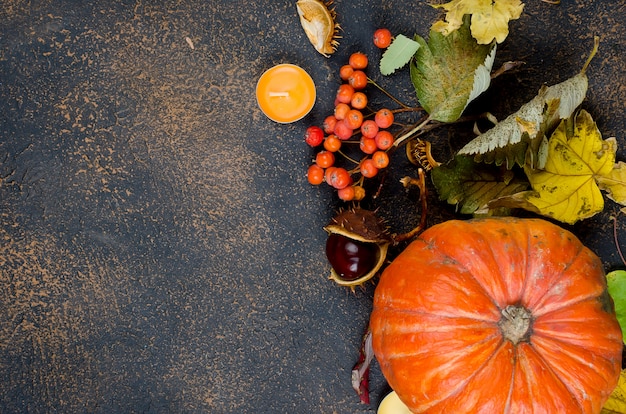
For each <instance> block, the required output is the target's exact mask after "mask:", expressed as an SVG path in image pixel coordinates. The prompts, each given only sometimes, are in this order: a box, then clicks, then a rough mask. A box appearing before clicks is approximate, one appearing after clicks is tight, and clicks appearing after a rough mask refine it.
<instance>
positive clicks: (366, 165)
mask: <svg viewBox="0 0 626 414" xmlns="http://www.w3.org/2000/svg"><path fill="white" fill-rule="evenodd" d="M359 170H360V171H361V175H362V176H363V177H365V178H372V177H375V176H376V174H378V168H377V167H376V164H374V161H372V159H371V158H368V159H366V160H363V161H362V162H361V165H360V167H359Z"/></svg>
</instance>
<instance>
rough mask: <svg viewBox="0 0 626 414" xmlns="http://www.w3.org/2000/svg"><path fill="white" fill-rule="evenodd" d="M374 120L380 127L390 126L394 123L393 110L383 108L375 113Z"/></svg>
mask: <svg viewBox="0 0 626 414" xmlns="http://www.w3.org/2000/svg"><path fill="white" fill-rule="evenodd" d="M374 121H376V125H378V127H379V128H389V127H390V126H391V125H392V124H393V112H391V110H390V109H387V108H382V109H380V110H378V112H376V115H374Z"/></svg>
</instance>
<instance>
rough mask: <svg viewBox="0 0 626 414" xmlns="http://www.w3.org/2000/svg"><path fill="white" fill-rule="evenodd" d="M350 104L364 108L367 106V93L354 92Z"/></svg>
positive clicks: (357, 107)
mask: <svg viewBox="0 0 626 414" xmlns="http://www.w3.org/2000/svg"><path fill="white" fill-rule="evenodd" d="M350 106H351V107H353V108H356V109H364V108H365V107H366V106H367V95H365V94H364V93H363V92H354V94H353V95H352V100H351V101H350Z"/></svg>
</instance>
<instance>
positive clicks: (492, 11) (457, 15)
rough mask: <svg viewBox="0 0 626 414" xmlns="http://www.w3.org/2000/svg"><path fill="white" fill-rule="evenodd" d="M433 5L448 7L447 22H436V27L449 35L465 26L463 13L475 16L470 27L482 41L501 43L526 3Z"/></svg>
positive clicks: (464, 0) (465, 0) (470, 0)
mask: <svg viewBox="0 0 626 414" xmlns="http://www.w3.org/2000/svg"><path fill="white" fill-rule="evenodd" d="M433 7H436V8H440V9H444V10H446V17H445V21H438V22H436V23H435V24H433V26H432V28H433V30H436V31H438V32H440V33H442V34H444V35H446V36H447V35H448V34H450V33H452V32H453V31H455V30H457V29H458V28H460V27H461V26H462V25H463V16H464V15H466V14H471V15H472V20H471V26H470V30H471V33H472V36H473V37H474V38H475V39H476V41H477V42H478V43H480V44H484V45H486V44H490V43H491V42H492V41H493V40H494V39H495V40H496V42H498V43H502V42H503V41H504V39H506V37H507V36H508V34H509V20H514V19H518V18H519V17H520V16H521V14H522V10H523V9H524V5H523V4H522V2H521V1H520V0H452V1H451V2H449V3H445V4H435V5H433Z"/></svg>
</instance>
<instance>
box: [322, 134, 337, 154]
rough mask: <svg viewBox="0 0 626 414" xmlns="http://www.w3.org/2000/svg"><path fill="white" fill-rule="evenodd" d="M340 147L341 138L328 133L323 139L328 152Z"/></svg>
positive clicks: (335, 150)
mask: <svg viewBox="0 0 626 414" xmlns="http://www.w3.org/2000/svg"><path fill="white" fill-rule="evenodd" d="M340 148H341V140H340V139H339V138H337V136H336V135H329V136H327V137H326V139H325V140H324V149H325V150H326V151H330V152H337V151H339V149H340Z"/></svg>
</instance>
